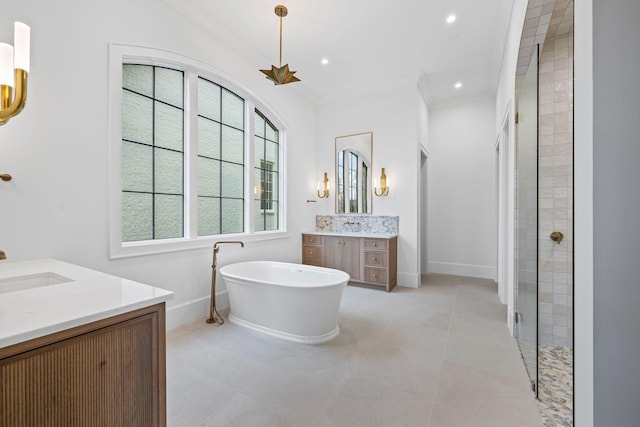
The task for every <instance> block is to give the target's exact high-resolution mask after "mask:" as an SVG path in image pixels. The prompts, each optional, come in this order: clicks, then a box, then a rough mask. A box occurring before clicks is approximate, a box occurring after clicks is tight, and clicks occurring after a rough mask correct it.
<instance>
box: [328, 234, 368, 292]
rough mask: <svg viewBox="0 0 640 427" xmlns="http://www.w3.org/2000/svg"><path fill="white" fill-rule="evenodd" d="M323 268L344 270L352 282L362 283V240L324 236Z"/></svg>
mask: <svg viewBox="0 0 640 427" xmlns="http://www.w3.org/2000/svg"><path fill="white" fill-rule="evenodd" d="M322 265H323V267H328V268H335V269H336V270H342V271H344V272H345V273H347V274H349V276H351V281H352V282H359V281H361V277H362V275H361V272H360V270H361V263H360V239H359V238H357V237H335V236H324V262H323V264H322Z"/></svg>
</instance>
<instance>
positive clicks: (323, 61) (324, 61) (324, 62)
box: [320, 58, 329, 65]
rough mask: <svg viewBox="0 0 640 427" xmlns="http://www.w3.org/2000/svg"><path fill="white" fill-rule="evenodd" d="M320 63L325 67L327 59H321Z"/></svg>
mask: <svg viewBox="0 0 640 427" xmlns="http://www.w3.org/2000/svg"><path fill="white" fill-rule="evenodd" d="M320 62H321V63H322V65H327V64H328V63H329V60H328V59H327V58H322V59H321V60H320Z"/></svg>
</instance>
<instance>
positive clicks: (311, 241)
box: [302, 234, 323, 246]
mask: <svg viewBox="0 0 640 427" xmlns="http://www.w3.org/2000/svg"><path fill="white" fill-rule="evenodd" d="M322 243H323V238H322V236H316V235H315V234H303V235H302V244H303V245H319V246H322Z"/></svg>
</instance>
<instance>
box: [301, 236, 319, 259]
mask: <svg viewBox="0 0 640 427" xmlns="http://www.w3.org/2000/svg"><path fill="white" fill-rule="evenodd" d="M323 253H324V237H323V236H316V235H314V234H303V235H302V263H303V264H307V265H317V266H319V267H322V265H323V264H322V263H323V261H324V257H323Z"/></svg>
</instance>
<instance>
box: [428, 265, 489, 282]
mask: <svg viewBox="0 0 640 427" xmlns="http://www.w3.org/2000/svg"><path fill="white" fill-rule="evenodd" d="M495 270H496V269H495V267H494V266H492V265H472V264H456V263H452V262H438V261H429V273H438V274H452V275H455V276H466V277H480V278H482V279H494V280H495V278H496V277H495Z"/></svg>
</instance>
